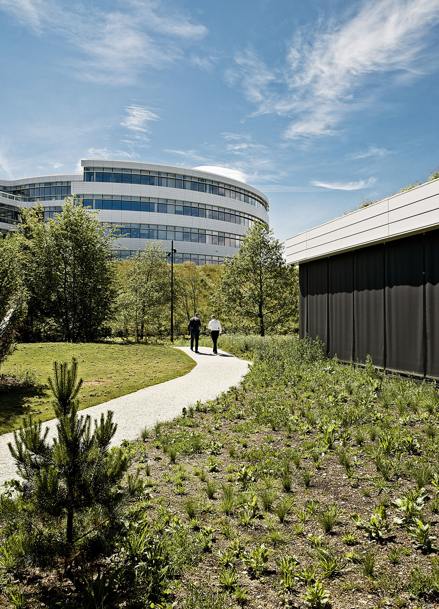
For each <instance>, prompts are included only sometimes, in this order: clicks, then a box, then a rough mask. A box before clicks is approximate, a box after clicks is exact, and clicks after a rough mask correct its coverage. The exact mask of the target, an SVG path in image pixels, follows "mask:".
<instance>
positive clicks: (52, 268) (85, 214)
mask: <svg viewBox="0 0 439 609" xmlns="http://www.w3.org/2000/svg"><path fill="white" fill-rule="evenodd" d="M16 238H17V240H18V244H19V247H20V251H21V253H22V255H23V258H24V264H23V266H22V274H23V281H24V284H25V286H26V289H27V291H28V293H29V302H28V318H27V319H28V326H29V334H30V336H29V337H30V338H38V339H39V338H45V334H49V336H51V337H54V338H59V339H62V340H68V341H74V342H76V341H80V340H84V341H92V340H95V339H96V338H98V337H99V336H100V335H101V334H102V332H105V325H106V323H107V320H108V319H109V318H110V316H111V315H112V305H113V302H114V299H115V296H116V292H115V272H114V255H113V253H112V252H111V245H112V243H113V241H114V239H115V237H114V235H113V232H112V231H111V230H109V229H108V228H107V227H106V226H105V225H104V224H102V223H101V222H99V220H98V218H97V216H96V213H95V212H90V211H88V210H87V209H85V208H84V207H83V206H82V203H81V201H80V200H78V199H76V197H75V198H73V200H72V199H70V198H67V199H66V200H65V203H64V205H63V208H62V211H61V213H59V214H56V215H55V217H54V218H52V219H49V220H48V221H45V219H44V213H43V209H42V207H41V206H40V205H37V206H36V207H33V208H31V209H28V210H23V213H22V221H21V223H20V224H19V225H18V227H17V236H16Z"/></svg>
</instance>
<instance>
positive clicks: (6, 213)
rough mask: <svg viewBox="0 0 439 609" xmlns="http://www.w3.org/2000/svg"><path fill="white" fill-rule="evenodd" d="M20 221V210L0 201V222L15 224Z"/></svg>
mask: <svg viewBox="0 0 439 609" xmlns="http://www.w3.org/2000/svg"><path fill="white" fill-rule="evenodd" d="M19 221H20V212H19V210H18V209H17V208H16V207H13V206H12V205H6V204H5V203H0V222H3V223H5V224H16V223H17V222H19Z"/></svg>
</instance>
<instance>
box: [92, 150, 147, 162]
mask: <svg viewBox="0 0 439 609" xmlns="http://www.w3.org/2000/svg"><path fill="white" fill-rule="evenodd" d="M137 156H138V154H136V153H133V152H127V151H126V150H110V149H109V148H89V149H88V150H87V158H92V159H109V160H123V159H132V158H135V157H137Z"/></svg>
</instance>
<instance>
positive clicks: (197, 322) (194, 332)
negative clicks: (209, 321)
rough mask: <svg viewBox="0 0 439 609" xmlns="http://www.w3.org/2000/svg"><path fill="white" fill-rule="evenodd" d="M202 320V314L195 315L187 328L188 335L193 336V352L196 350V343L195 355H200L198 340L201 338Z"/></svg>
mask: <svg viewBox="0 0 439 609" xmlns="http://www.w3.org/2000/svg"><path fill="white" fill-rule="evenodd" d="M200 328H201V319H200V314H199V313H195V316H194V317H191V319H190V320H189V323H188V326H187V333H188V334H189V332H190V334H191V351H193V350H194V342H195V353H198V339H199V337H200Z"/></svg>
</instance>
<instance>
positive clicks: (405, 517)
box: [392, 488, 428, 527]
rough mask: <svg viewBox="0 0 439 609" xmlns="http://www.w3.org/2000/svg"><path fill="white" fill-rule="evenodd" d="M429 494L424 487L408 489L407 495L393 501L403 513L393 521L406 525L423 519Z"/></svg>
mask: <svg viewBox="0 0 439 609" xmlns="http://www.w3.org/2000/svg"><path fill="white" fill-rule="evenodd" d="M427 499H428V495H427V492H426V490H425V489H424V488H420V489H413V490H410V491H408V492H407V493H406V494H405V496H403V497H402V498H400V499H396V500H395V501H392V506H393V507H394V508H395V509H396V510H397V511H398V512H399V513H400V514H401V517H400V518H395V519H394V520H393V522H394V523H395V524H400V525H402V526H404V527H407V526H411V525H412V524H414V522H415V520H416V519H419V520H422V512H423V509H424V507H425V504H426V502H427Z"/></svg>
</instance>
